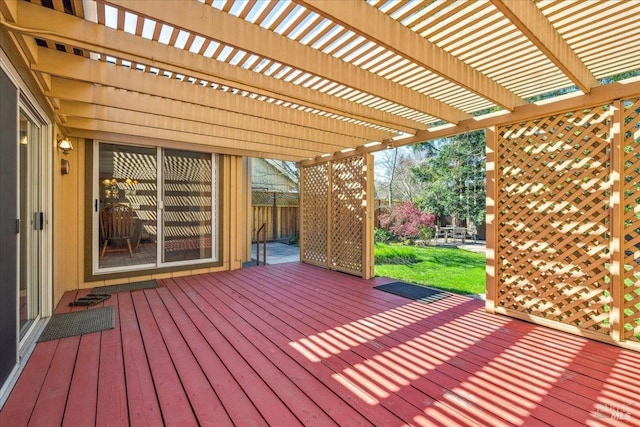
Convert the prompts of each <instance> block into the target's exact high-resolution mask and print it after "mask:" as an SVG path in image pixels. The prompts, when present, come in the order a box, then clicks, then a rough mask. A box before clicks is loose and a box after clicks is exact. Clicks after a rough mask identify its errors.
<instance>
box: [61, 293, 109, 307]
mask: <svg viewBox="0 0 640 427" xmlns="http://www.w3.org/2000/svg"><path fill="white" fill-rule="evenodd" d="M109 298H111V294H88V295H86V296H84V297H80V298H78V299H77V300H75V301H71V302H70V303H69V305H71V306H87V305H96V304H98V303H100V302H103V301H105V300H108V299H109Z"/></svg>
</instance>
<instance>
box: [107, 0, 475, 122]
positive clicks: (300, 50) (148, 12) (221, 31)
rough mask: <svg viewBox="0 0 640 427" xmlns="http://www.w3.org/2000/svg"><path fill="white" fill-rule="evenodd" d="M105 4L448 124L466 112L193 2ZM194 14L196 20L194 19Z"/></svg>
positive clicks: (153, 0) (113, 1) (119, 0)
mask: <svg viewBox="0 0 640 427" xmlns="http://www.w3.org/2000/svg"><path fill="white" fill-rule="evenodd" d="M105 3H106V4H110V5H113V6H115V7H117V8H120V9H123V10H128V11H131V12H133V13H135V14H137V15H141V16H146V17H149V18H150V19H153V20H156V21H160V22H164V23H167V24H168V25H171V26H173V27H175V28H180V29H184V30H185V31H188V32H189V33H194V34H199V35H201V36H203V37H206V38H209V39H213V40H217V41H219V42H222V43H224V44H227V45H229V46H233V47H237V48H239V49H242V50H244V51H247V52H251V53H254V54H257V55H260V56H263V57H266V58H270V59H272V60H275V61H278V62H279V63H282V64H286V65H289V66H291V67H293V68H296V69H299V70H303V71H306V72H308V73H310V74H312V75H317V76H321V77H324V78H326V79H328V80H331V81H334V82H337V83H339V84H342V85H345V86H347V87H351V88H354V89H357V90H359V91H362V92H364V93H368V94H371V95H374V96H377V97H379V98H381V99H384V100H388V101H391V102H393V103H396V104H398V105H402V106H405V107H408V108H411V109H413V110H415V111H418V112H421V113H424V114H428V115H430V116H433V117H437V118H440V119H442V120H445V121H447V122H450V123H458V122H459V121H460V120H463V119H465V118H468V117H469V115H468V114H466V113H465V112H463V111H461V110H458V109H456V108H454V107H452V106H450V105H447V104H445V103H443V102H440V101H437V100H436V99H434V98H431V97H428V96H426V95H423V94H421V93H419V92H416V91H414V90H411V89H408V88H406V87H404V86H402V85H399V84H397V83H394V82H392V81H390V80H387V79H385V78H383V77H379V76H377V75H375V74H373V73H370V72H368V71H366V70H363V69H361V68H359V67H357V66H355V65H352V64H348V63H346V62H344V61H342V60H340V59H337V58H334V57H333V56H331V55H327V54H325V53H323V52H320V51H318V50H315V49H313V48H311V47H308V46H305V45H302V44H300V43H298V42H296V41H294V40H290V39H288V38H286V37H283V36H281V35H279V34H277V33H274V32H273V31H269V30H266V29H264V28H261V27H259V26H257V25H253V24H251V23H249V22H247V21H245V20H243V19H239V18H236V17H234V16H232V15H230V14H228V13H225V12H223V11H219V10H217V9H215V8H213V7H209V6H205V5H202V4H200V3H198V2H195V1H194V2H164V1H158V0H146V1H139V2H132V1H126V0H105ZM194 16H198V17H199V19H197V20H196V19H193V17H194ZM238 34H242V37H237V35H238ZM424 127H425V126H422V128H424Z"/></svg>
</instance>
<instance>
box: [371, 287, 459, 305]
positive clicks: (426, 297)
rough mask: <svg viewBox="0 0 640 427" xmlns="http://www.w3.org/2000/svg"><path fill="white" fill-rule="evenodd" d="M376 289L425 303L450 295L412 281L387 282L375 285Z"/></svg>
mask: <svg viewBox="0 0 640 427" xmlns="http://www.w3.org/2000/svg"><path fill="white" fill-rule="evenodd" d="M374 289H378V290H381V291H384V292H388V293H390V294H394V295H399V296H401V297H405V298H409V299H412V300H416V301H418V302H422V303H425V304H428V303H430V302H434V301H437V300H439V299H442V298H446V297H448V296H449V295H450V294H449V293H448V292H443V291H438V290H436V289H431V288H425V287H424V286H418V285H412V284H411V283H405V282H392V283H387V284H386V285H379V286H374Z"/></svg>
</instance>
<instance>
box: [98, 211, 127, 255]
mask: <svg viewBox="0 0 640 427" xmlns="http://www.w3.org/2000/svg"><path fill="white" fill-rule="evenodd" d="M134 231H135V227H134V222H133V209H131V208H130V207H129V206H127V205H123V204H118V205H114V206H113V207H111V208H110V209H109V210H108V211H107V210H101V211H100V236H101V237H102V240H103V244H102V251H101V252H100V258H102V257H104V255H105V253H106V252H107V249H109V248H108V246H109V244H110V243H116V242H126V243H127V248H126V249H128V250H129V255H130V256H131V258H133V248H132V247H131V240H132V239H133V237H134ZM126 249H124V248H123V249H120V250H126ZM109 250H117V249H113V248H110V249H109Z"/></svg>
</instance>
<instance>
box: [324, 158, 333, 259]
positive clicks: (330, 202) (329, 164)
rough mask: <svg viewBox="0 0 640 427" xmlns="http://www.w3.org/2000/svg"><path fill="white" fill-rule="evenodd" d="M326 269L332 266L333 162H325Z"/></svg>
mask: <svg viewBox="0 0 640 427" xmlns="http://www.w3.org/2000/svg"><path fill="white" fill-rule="evenodd" d="M327 182H328V185H327V217H326V218H325V220H326V222H327V268H329V269H331V267H332V265H333V261H332V258H331V257H332V255H331V246H332V243H331V242H332V241H333V230H332V224H333V221H331V208H332V206H333V162H327Z"/></svg>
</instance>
